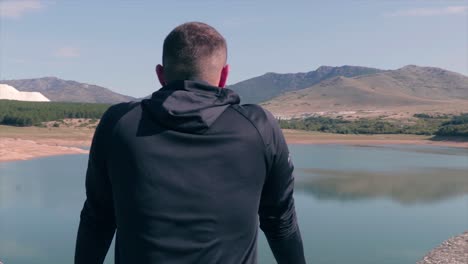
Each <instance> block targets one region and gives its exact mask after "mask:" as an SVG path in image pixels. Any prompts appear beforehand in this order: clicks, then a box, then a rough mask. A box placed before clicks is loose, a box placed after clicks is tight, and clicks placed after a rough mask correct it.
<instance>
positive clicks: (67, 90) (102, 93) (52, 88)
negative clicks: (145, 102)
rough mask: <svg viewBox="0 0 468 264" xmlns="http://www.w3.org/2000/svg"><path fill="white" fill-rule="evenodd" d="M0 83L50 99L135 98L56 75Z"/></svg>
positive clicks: (96, 100)
mask: <svg viewBox="0 0 468 264" xmlns="http://www.w3.org/2000/svg"><path fill="white" fill-rule="evenodd" d="M0 83H2V84H8V85H11V86H13V87H15V88H16V89H17V90H19V91H23V92H40V93H41V94H43V95H44V96H45V97H47V98H49V99H50V100H51V101H59V102H86V103H110V104H114V103H120V102H125V101H131V100H135V98H134V97H131V96H127V95H123V94H119V93H116V92H113V91H111V90H110V89H107V88H104V87H101V86H97V85H93V84H86V83H80V82H76V81H67V80H62V79H59V78H56V77H44V78H37V79H22V80H3V81H0Z"/></svg>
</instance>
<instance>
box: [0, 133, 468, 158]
mask: <svg viewBox="0 0 468 264" xmlns="http://www.w3.org/2000/svg"><path fill="white" fill-rule="evenodd" d="M93 133H94V130H93V129H88V128H39V127H10V126H0V162H2V161H12V160H27V159H32V158H39V157H46V156H54V155H66V154H86V153H88V151H86V150H83V149H82V148H80V147H89V146H90V144H91V139H92V136H93ZM284 135H285V137H286V141H287V142H288V143H289V144H337V145H356V146H373V145H433V146H448V147H460V148H468V141H464V142H455V141H433V140H430V137H429V136H417V135H339V134H326V133H316V132H307V131H297V130H284Z"/></svg>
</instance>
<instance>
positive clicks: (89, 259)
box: [75, 111, 116, 264]
mask: <svg viewBox="0 0 468 264" xmlns="http://www.w3.org/2000/svg"><path fill="white" fill-rule="evenodd" d="M108 116H109V111H107V112H106V114H104V116H103V118H102V119H101V122H100V123H99V125H98V127H97V129H96V132H95V134H94V138H93V142H92V144H91V149H90V153H89V160H88V169H87V172H86V201H85V203H84V206H83V209H82V211H81V217H80V225H79V228H78V235H77V241H76V248H75V264H84V263H86V264H92V263H96V264H97V263H103V262H104V259H105V257H106V254H107V251H108V249H109V246H110V244H111V242H112V238H113V236H114V232H115V229H116V225H115V218H114V207H113V199H112V187H111V183H110V180H109V176H108V174H107V168H106V150H107V149H108V143H107V142H106V140H108V138H110V132H111V130H110V129H108V127H109V123H110V122H109V121H110V120H109V117H108Z"/></svg>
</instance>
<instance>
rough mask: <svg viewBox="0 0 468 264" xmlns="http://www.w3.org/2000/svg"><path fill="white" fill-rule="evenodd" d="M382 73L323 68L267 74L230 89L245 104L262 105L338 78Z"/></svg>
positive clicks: (345, 68)
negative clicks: (284, 95) (290, 93)
mask: <svg viewBox="0 0 468 264" xmlns="http://www.w3.org/2000/svg"><path fill="white" fill-rule="evenodd" d="M381 71H382V70H379V69H374V68H367V67H360V66H347V65H345V66H341V67H330V66H321V67H319V68H317V70H315V71H310V72H305V73H286V74H279V73H266V74H264V75H262V76H258V77H255V78H251V79H248V80H245V81H242V82H239V83H236V84H233V85H230V86H228V88H230V89H232V90H234V91H236V92H237V93H238V94H239V95H240V97H241V102H242V103H243V104H246V103H261V102H264V101H267V100H269V99H272V98H274V97H276V96H279V95H281V94H283V93H285V92H290V91H296V90H300V89H304V88H307V87H310V86H312V85H314V84H317V83H319V82H321V81H323V80H326V79H330V78H333V77H336V76H344V77H355V76H360V75H367V74H372V73H378V72H381Z"/></svg>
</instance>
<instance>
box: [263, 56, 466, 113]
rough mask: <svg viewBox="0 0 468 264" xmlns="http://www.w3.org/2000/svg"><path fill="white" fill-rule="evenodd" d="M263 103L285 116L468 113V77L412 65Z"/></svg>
mask: <svg viewBox="0 0 468 264" xmlns="http://www.w3.org/2000/svg"><path fill="white" fill-rule="evenodd" d="M262 105H263V106H264V107H266V108H267V109H269V110H270V111H272V112H273V113H275V114H277V115H279V116H284V117H287V116H307V115H311V114H314V113H315V114H316V113H320V115H322V114H323V113H326V112H335V113H340V112H341V113H344V114H346V113H351V112H356V111H367V112H368V113H372V112H374V113H376V115H380V114H385V112H388V113H387V114H390V113H393V114H395V113H403V112H404V113H407V114H411V113H415V112H421V113H426V112H439V113H459V112H468V77H467V76H464V75H462V74H458V73H455V72H450V71H447V70H444V69H440V68H435V67H420V66H415V65H408V66H405V67H403V68H400V69H397V70H386V71H379V72H376V73H373V74H367V75H360V76H355V77H350V78H349V77H343V76H338V77H334V78H331V79H326V80H324V81H322V82H320V83H317V84H315V85H312V86H311V87H309V88H305V89H301V90H298V91H292V92H288V93H285V94H283V95H281V96H278V97H275V98H273V99H272V100H269V101H267V102H264V103H262ZM387 114H385V115H387Z"/></svg>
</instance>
